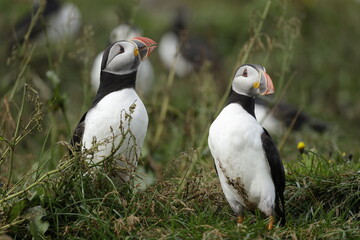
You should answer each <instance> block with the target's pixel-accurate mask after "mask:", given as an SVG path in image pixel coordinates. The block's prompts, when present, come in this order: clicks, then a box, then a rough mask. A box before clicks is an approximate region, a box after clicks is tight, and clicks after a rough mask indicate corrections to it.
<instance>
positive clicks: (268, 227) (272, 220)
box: [267, 216, 275, 230]
mask: <svg viewBox="0 0 360 240" xmlns="http://www.w3.org/2000/svg"><path fill="white" fill-rule="evenodd" d="M269 219H270V221H269V224H268V226H267V229H268V230H272V229H273V228H274V222H275V218H274V217H273V216H270V217H269Z"/></svg>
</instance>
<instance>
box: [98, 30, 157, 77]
mask: <svg viewBox="0 0 360 240" xmlns="http://www.w3.org/2000/svg"><path fill="white" fill-rule="evenodd" d="M156 47H157V44H156V42H155V41H153V40H151V39H150V38H146V37H137V38H133V39H130V40H122V41H118V42H115V43H113V44H111V45H110V46H109V47H108V48H107V49H106V50H105V51H104V55H103V59H102V62H101V71H102V72H108V73H112V74H115V75H125V74H129V73H132V72H135V71H137V68H138V67H139V65H140V62H141V61H143V60H144V59H146V58H147V57H148V56H149V55H150V53H151V52H152V51H153V50H154V49H155V48H156Z"/></svg>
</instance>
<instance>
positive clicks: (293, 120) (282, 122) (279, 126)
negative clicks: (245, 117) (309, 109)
mask: <svg viewBox="0 0 360 240" xmlns="http://www.w3.org/2000/svg"><path fill="white" fill-rule="evenodd" d="M255 115H256V117H257V119H258V121H259V122H260V123H261V125H262V126H264V128H266V130H268V131H269V132H270V133H273V134H281V133H283V132H284V130H285V129H286V128H290V127H291V130H293V131H301V130H303V129H305V128H308V129H311V130H312V131H315V132H317V133H323V132H325V131H327V130H328V129H329V126H328V123H326V122H325V121H323V120H320V119H317V118H315V117H313V116H311V115H309V114H307V113H306V112H304V111H302V110H301V109H299V108H297V107H296V106H293V105H291V104H289V103H287V102H284V101H280V102H279V103H277V104H275V103H274V102H273V101H271V100H268V99H264V98H256V99H255Z"/></svg>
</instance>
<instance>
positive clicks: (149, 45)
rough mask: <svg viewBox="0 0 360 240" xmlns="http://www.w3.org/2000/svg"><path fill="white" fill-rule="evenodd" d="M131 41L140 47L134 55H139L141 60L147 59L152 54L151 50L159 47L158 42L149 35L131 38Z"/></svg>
mask: <svg viewBox="0 0 360 240" xmlns="http://www.w3.org/2000/svg"><path fill="white" fill-rule="evenodd" d="M130 41H131V42H133V43H135V45H136V46H137V47H138V48H137V49H136V50H135V51H134V55H135V56H137V55H139V57H140V59H141V61H143V60H145V59H146V58H147V57H148V56H150V54H151V52H152V51H154V49H155V48H156V47H157V43H156V42H155V41H154V40H152V39H150V38H147V37H136V38H132V39H130Z"/></svg>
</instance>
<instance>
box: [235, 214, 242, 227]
mask: <svg viewBox="0 0 360 240" xmlns="http://www.w3.org/2000/svg"><path fill="white" fill-rule="evenodd" d="M243 221H244V216H241V215H240V216H237V219H236V223H237V225H238V226H240V225H241V224H242V223H243Z"/></svg>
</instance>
